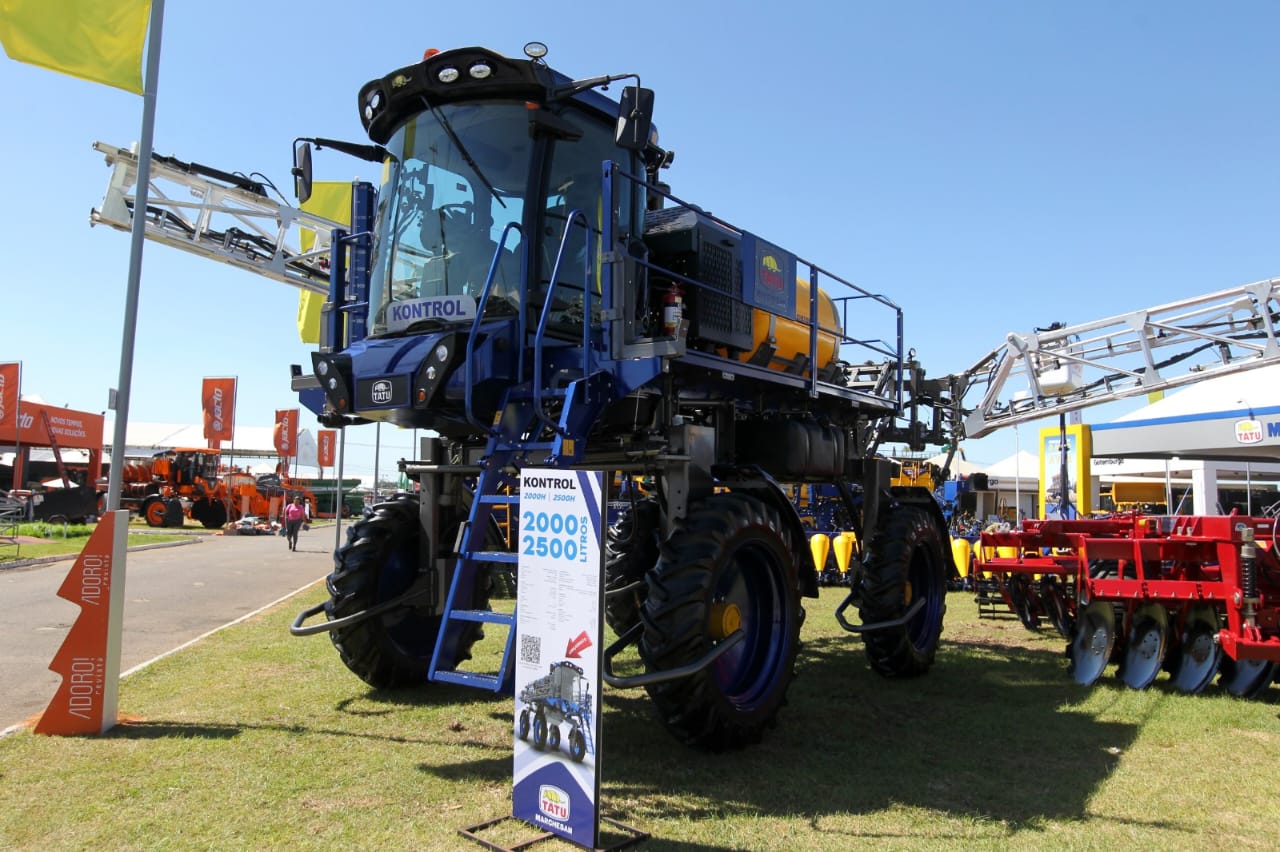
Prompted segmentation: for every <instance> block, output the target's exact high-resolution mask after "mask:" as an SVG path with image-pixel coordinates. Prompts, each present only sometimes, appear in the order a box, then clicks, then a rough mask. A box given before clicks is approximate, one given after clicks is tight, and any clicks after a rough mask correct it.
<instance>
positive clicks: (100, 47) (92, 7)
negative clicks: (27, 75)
mask: <svg viewBox="0 0 1280 852" xmlns="http://www.w3.org/2000/svg"><path fill="white" fill-rule="evenodd" d="M150 15H151V0H0V44H3V45H4V52H5V53H6V54H8V55H9V58H10V59H16V60H17V61H19V62H27V63H30V64H31V65H39V66H40V67H41V68H48V69H49V70H50V71H59V72H61V73H63V74H70V75H71V76H72V77H79V78H80V79H82V80H90V81H92V82H94V83H104V84H106V85H108V86H115V87H116V88H118V89H124V90H125V91H126V92H133V93H134V94H137V95H140V94H142V47H143V44H144V42H145V41H146V38H147V21H148V19H149V18H150Z"/></svg>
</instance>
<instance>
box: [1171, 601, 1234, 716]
mask: <svg viewBox="0 0 1280 852" xmlns="http://www.w3.org/2000/svg"><path fill="white" fill-rule="evenodd" d="M1217 635H1218V616H1217V613H1215V612H1214V609H1213V607H1211V606H1207V605H1204V604H1199V605H1197V606H1193V607H1192V608H1191V609H1190V610H1188V611H1187V618H1186V623H1185V625H1184V626H1183V628H1182V636H1181V641H1180V642H1179V644H1178V649H1177V650H1176V651H1175V652H1174V653H1173V654H1172V655H1171V656H1170V657H1169V663H1170V665H1169V674H1170V677H1171V678H1172V679H1171V680H1170V683H1172V684H1173V688H1174V689H1176V690H1178V691H1179V692H1187V693H1191V694H1192V695H1195V694H1196V693H1199V692H1201V691H1203V690H1204V688H1205V687H1206V686H1208V685H1209V684H1210V683H1212V682H1213V676H1214V675H1216V674H1217V673H1218V662H1219V661H1220V660H1221V659H1222V648H1220V647H1219V646H1218V643H1217V642H1215V641H1214V639H1215V637H1216V636H1217Z"/></svg>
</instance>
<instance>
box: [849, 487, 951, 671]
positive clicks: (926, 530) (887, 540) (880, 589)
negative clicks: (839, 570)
mask: <svg viewBox="0 0 1280 852" xmlns="http://www.w3.org/2000/svg"><path fill="white" fill-rule="evenodd" d="M943 540H944V538H943V532H942V530H941V529H939V527H938V525H937V524H936V523H934V521H933V518H932V517H931V516H930V515H929V513H928V512H927V511H926V510H924V509H922V508H918V507H915V506H904V507H902V508H900V509H897V510H896V511H893V512H891V513H890V514H889V515H888V517H887V519H885V521H884V522H883V523H882V524H881V526H880V529H879V530H877V532H876V536H875V539H874V541H873V542H872V551H871V552H872V557H871V562H870V564H869V565H868V566H867V568H866V572H865V574H864V575H863V580H862V605H861V607H860V614H861V616H862V623H863V624H875V623H878V622H883V621H892V620H895V619H898V618H901V617H902V616H903V615H904V614H905V613H906V611H907V608H908V607H909V606H910V605H911V604H912V603H914V602H915V601H916V600H917V599H918V598H920V597H923V598H924V599H925V604H924V606H923V607H922V608H921V609H920V611H919V612H917V613H916V614H915V615H914V616H913V617H912V618H911V619H910V620H909V621H907V622H906V623H905V624H900V625H898V626H896V627H886V628H884V629H883V630H872V631H868V632H866V633H864V634H862V638H863V641H864V643H865V644H866V648H867V659H868V660H869V661H870V663H871V668H873V669H875V670H876V671H877V672H879V673H880V674H882V675H884V676H885V677H894V678H900V677H914V676H916V675H921V674H924V673H925V672H927V671H928V670H929V667H930V666H931V665H933V658H934V656H935V655H936V654H937V651H938V639H939V637H940V636H941V635H942V616H943V615H944V614H945V613H946V611H947V601H946V593H947V564H946V561H945V559H944V558H943V555H942V547H943Z"/></svg>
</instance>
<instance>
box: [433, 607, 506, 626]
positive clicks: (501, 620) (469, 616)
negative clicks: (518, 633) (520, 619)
mask: <svg viewBox="0 0 1280 852" xmlns="http://www.w3.org/2000/svg"><path fill="white" fill-rule="evenodd" d="M449 620H450V621H481V622H484V623H485V624H505V625H507V626H508V627H513V626H515V623H516V617H515V616H514V615H512V614H511V613H509V612H494V611H493V610H491V609H454V610H450V611H449Z"/></svg>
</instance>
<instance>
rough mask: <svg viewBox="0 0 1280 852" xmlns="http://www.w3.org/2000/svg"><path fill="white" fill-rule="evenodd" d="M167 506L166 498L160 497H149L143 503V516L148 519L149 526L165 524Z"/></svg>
mask: <svg viewBox="0 0 1280 852" xmlns="http://www.w3.org/2000/svg"><path fill="white" fill-rule="evenodd" d="M167 511H168V510H167V507H166V506H165V502H164V500H162V499H161V498H159V497H148V498H147V499H146V500H145V501H143V504H142V517H143V518H145V519H146V521H147V526H149V527H163V526H165V515H166V513H167Z"/></svg>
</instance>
